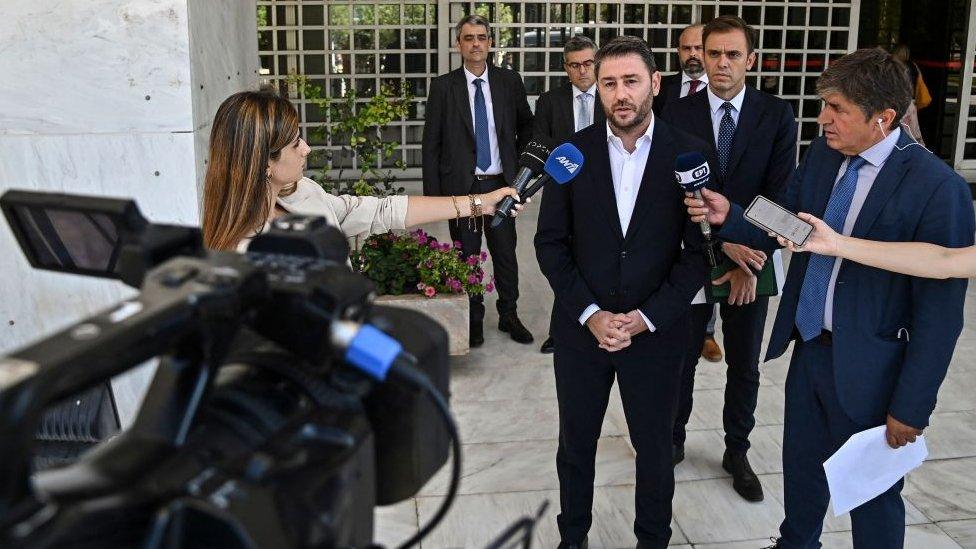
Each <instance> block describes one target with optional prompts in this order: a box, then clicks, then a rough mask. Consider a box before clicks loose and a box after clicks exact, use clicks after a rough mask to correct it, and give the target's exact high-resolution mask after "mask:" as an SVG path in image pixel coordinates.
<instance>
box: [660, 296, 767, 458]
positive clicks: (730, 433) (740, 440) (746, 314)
mask: <svg viewBox="0 0 976 549" xmlns="http://www.w3.org/2000/svg"><path fill="white" fill-rule="evenodd" d="M768 305H769V298H768V297H758V298H756V300H755V301H753V302H752V303H750V304H748V305H729V304H728V303H722V304H720V305H719V312H720V314H721V315H722V335H723V340H724V343H725V362H726V363H727V364H728V370H727V374H726V382H725V406H724V407H723V409H722V426H723V427H724V428H725V447H726V448H728V450H729V451H730V452H733V453H745V452H746V451H747V450H749V433H751V432H752V428H753V427H755V426H756V417H755V414H756V404H757V402H758V399H759V352H760V348H761V347H762V338H763V329H764V328H765V326H766V310H767V308H768ZM713 309H714V307H713V306H712V305H711V304H702V305H692V307H691V329H690V330H689V338H688V350H687V351H686V353H685V364H684V368H683V369H682V372H681V391H680V396H679V400H678V411H677V414H676V419H675V422H674V431H673V433H672V441H673V442H674V443H675V444H678V445H681V444H684V443H685V426H686V425H687V424H688V418H690V417H691V408H692V405H693V403H694V398H693V395H694V391H695V367H696V366H697V365H698V358H699V357H700V355H701V348H702V341H703V340H704V339H705V327H706V326H707V325H708V321H709V319H710V318H711V316H712V311H713Z"/></svg>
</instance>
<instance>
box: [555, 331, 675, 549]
mask: <svg viewBox="0 0 976 549" xmlns="http://www.w3.org/2000/svg"><path fill="white" fill-rule="evenodd" d="M637 337H655V336H652V335H650V334H647V333H645V334H641V335H638V336H637ZM556 343H557V344H556V353H555V357H554V365H555V373H556V396H557V398H558V401H559V450H558V452H557V454H556V471H557V473H558V474H559V504H560V513H559V516H558V517H557V519H556V520H557V522H558V524H559V534H560V535H561V536H562V539H563V541H566V542H569V543H573V542H580V541H582V540H583V539H584V538H585V537H586V534H587V532H588V531H589V529H590V525H591V523H592V520H593V515H592V509H593V479H594V468H595V467H594V466H595V463H594V462H595V459H596V447H597V440H598V439H599V438H600V429H601V427H602V425H603V416H604V414H605V413H606V410H607V402H608V399H609V397H610V388H611V386H612V385H613V381H614V378H615V377H616V379H617V384H618V386H619V387H620V396H621V399H622V401H623V408H624V414H625V415H626V418H627V428H628V430H629V431H630V440H631V441H632V442H633V445H634V449H635V450H636V451H637V456H636V465H637V476H636V489H635V510H636V519H635V520H634V533H635V534H636V535H637V539H638V540H640V541H641V542H642V544H644V545H646V546H647V547H654V548H657V547H660V548H664V547H667V545H668V540H669V539H670V538H671V498H672V496H673V495H674V468H673V467H672V466H671V444H670V439H669V438H668V434H669V433H670V432H671V426H672V422H673V419H674V406H675V404H676V395H677V390H678V384H679V375H678V372H679V371H680V368H681V364H682V358H683V357H682V356H681V351H680V349H679V350H678V351H677V352H676V353H674V354H672V355H662V356H646V355H644V356H633V355H630V354H628V353H627V350H624V351H618V352H616V353H608V352H605V351H603V350H600V349H599V348H597V345H596V340H594V342H593V349H592V350H589V351H581V350H579V349H574V348H567V347H566V346H561V345H559V342H558V341H557V342H556Z"/></svg>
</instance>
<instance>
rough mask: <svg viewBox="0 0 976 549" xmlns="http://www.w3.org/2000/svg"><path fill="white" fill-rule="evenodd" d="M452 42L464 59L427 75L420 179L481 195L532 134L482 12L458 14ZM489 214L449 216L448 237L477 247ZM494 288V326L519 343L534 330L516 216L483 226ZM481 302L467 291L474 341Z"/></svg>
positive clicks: (513, 78)
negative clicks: (527, 312)
mask: <svg viewBox="0 0 976 549" xmlns="http://www.w3.org/2000/svg"><path fill="white" fill-rule="evenodd" d="M455 30H456V32H457V48H458V51H459V52H460V54H461V59H462V60H463V65H464V66H462V67H461V68H459V69H456V70H453V71H451V72H449V73H447V74H444V75H441V76H438V77H437V78H435V79H433V80H431V82H430V93H429V94H428V96H427V111H426V115H425V116H424V138H423V153H422V156H423V179H424V194H425V195H427V196H453V195H465V194H472V195H478V194H484V193H488V192H491V191H494V190H496V189H499V188H501V187H503V186H506V185H510V184H511V183H512V181H513V180H514V179H515V174H516V173H517V172H518V156H519V153H520V152H521V150H522V149H523V148H525V145H527V144H528V142H529V140H531V139H532V111H531V109H530V108H529V103H528V100H527V99H526V96H525V86H524V85H523V84H522V78H521V77H520V76H519V75H518V73H516V72H514V71H512V70H509V69H503V68H500V67H495V66H492V65H490V64H489V63H488V55H489V51H490V49H491V44H492V40H491V25H489V23H488V20H486V19H485V18H483V17H481V16H479V15H469V16H467V17H464V18H462V19H461V20H460V21H458V23H457V26H456V28H455ZM490 221H491V220H490V218H483V219H479V220H477V223H476V225H475V226H469V223H468V220H466V219H457V220H455V221H453V222H449V224H448V226H449V228H450V231H451V238H452V239H454V240H456V241H460V242H461V249H462V251H463V252H464V254H465V255H471V254H477V253H478V252H479V251H480V250H481V233H482V228H483V227H486V226H487V225H488V224H489V223H490ZM484 233H485V239H486V240H487V241H488V251H489V252H491V259H492V263H493V264H494V269H495V285H496V286H497V287H498V302H497V307H498V329H499V330H501V331H503V332H508V333H509V335H511V336H512V339H514V340H515V341H518V342H519V343H531V342H532V334H531V333H529V331H528V330H527V329H526V328H525V326H523V325H522V322H521V321H520V320H519V318H518V315H517V313H516V306H517V302H518V296H519V291H518V260H517V258H516V255H515V243H516V234H515V223H514V221H513V220H512V219H510V218H509V219H506V220H505V221H504V222H502V224H501V225H499V226H498V227H496V228H494V229H491V228H488V229H485V230H484ZM484 316H485V306H484V301H483V298H482V296H472V297H471V346H472V347H477V346H478V345H481V344H482V343H483V342H484V338H483V335H482V330H483V326H482V323H483V320H484Z"/></svg>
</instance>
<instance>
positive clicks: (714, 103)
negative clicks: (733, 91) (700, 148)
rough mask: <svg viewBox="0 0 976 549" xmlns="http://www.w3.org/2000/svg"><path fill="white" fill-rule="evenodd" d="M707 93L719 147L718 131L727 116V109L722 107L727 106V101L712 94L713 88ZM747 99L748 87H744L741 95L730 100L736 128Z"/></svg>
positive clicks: (714, 134) (714, 133) (716, 144)
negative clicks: (744, 101) (743, 103)
mask: <svg viewBox="0 0 976 549" xmlns="http://www.w3.org/2000/svg"><path fill="white" fill-rule="evenodd" d="M705 93H707V94H708V107H709V108H710V109H711V110H712V134H713V135H712V137H714V138H715V146H716V147H717V146H718V129H719V127H721V125H722V117H723V116H725V109H723V108H722V105H724V104H725V100H724V99H722V98H721V97H719V96H717V95H715V93H714V92H712V88H708V91H707V92H705ZM745 98H746V87H745V86H742V89H741V90H739V93H738V94H737V95H736V96H735V97H733V98H732V99H730V100H729V103H732V110H731V111H730V113H731V114H732V121H733V122H735V127H736V128H738V127H739V113H741V112H742V101H743V100H744V99H745Z"/></svg>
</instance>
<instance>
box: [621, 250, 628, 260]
mask: <svg viewBox="0 0 976 549" xmlns="http://www.w3.org/2000/svg"><path fill="white" fill-rule="evenodd" d="M620 259H627V251H626V250H624V251H622V252H620Z"/></svg>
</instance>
